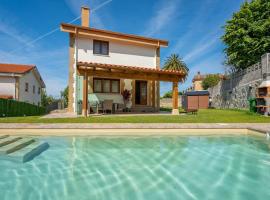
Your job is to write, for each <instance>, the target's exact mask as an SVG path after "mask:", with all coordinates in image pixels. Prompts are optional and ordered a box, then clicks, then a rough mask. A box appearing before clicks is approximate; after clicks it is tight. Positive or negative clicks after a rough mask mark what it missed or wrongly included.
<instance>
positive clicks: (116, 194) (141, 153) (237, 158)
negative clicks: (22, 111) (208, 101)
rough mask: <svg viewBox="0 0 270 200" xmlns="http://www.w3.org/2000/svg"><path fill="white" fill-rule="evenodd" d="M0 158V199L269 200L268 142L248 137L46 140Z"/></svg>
mask: <svg viewBox="0 0 270 200" xmlns="http://www.w3.org/2000/svg"><path fill="white" fill-rule="evenodd" d="M42 139H43V140H46V141H48V142H49V144H50V148H49V149H48V150H47V151H45V152H43V153H42V154H41V155H40V156H38V157H36V158H35V159H34V160H32V161H30V162H28V163H24V164H21V163H14V162H11V161H7V160H3V159H2V160H1V156H0V195H1V197H0V199H1V200H19V199H23V200H38V199H53V200H58V199H61V200H62V199H74V200H84V199H91V200H92V199H99V200H100V199H106V200H107V199H114V200H121V199H123V200H126V199H134V200H135V199H136V200H137V199H138V200H140V199H147V200H152V199H154V200H158V199H166V200H167V199H168V200H173V199H177V200H181V199H207V200H208V199H209V200H210V199H215V200H216V199H219V200H222V199H226V200H231V199H237V200H248V199H251V200H256V199H262V200H266V199H270V141H269V140H267V139H266V138H265V137H254V136H233V137H232V136H218V137H217V136H215V137H213V136H211V137H210V136H209V137H208V136H189V137H185V136H166V137H163V136H162V137H124V136H123V137H116V136H115V137H48V138H45V137H44V138H42Z"/></svg>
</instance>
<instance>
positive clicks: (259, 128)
mask: <svg viewBox="0 0 270 200" xmlns="http://www.w3.org/2000/svg"><path fill="white" fill-rule="evenodd" d="M3 129H5V130H8V129H14V130H16V129H76V130H77V129H88V130H95V129H96V130H106V129H130V130H131V129H156V130H158V129H238V130H239V129H246V130H251V131H256V132H260V133H267V132H270V123H121V124H118V123H2V124H1V123H0V134H1V132H2V130H3Z"/></svg>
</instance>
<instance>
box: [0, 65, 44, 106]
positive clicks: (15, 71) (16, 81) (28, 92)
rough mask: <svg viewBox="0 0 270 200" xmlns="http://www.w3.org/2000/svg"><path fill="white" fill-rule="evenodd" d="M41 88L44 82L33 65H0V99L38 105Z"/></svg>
mask: <svg viewBox="0 0 270 200" xmlns="http://www.w3.org/2000/svg"><path fill="white" fill-rule="evenodd" d="M43 88H45V84H44V81H43V80H42V78H41V76H40V74H39V72H38V69H37V67H36V66H35V65H20V64H5V63H0V98H7V99H15V100H18V101H23V102H27V103H31V104H35V105H40V103H41V90H42V89H43Z"/></svg>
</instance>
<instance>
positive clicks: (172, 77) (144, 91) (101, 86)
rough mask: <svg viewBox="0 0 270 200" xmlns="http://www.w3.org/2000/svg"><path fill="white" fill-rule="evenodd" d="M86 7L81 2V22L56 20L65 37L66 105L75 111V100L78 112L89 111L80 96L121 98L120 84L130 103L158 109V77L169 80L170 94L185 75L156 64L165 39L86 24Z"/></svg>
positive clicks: (91, 99)
mask: <svg viewBox="0 0 270 200" xmlns="http://www.w3.org/2000/svg"><path fill="white" fill-rule="evenodd" d="M89 13H90V11H89V8H86V7H83V8H82V17H81V18H82V25H81V26H78V25H72V24H64V23H62V24H61V30H62V31H63V32H67V33H69V37H70V41H69V53H70V57H69V59H70V65H69V105H68V109H69V111H70V112H78V109H79V103H78V102H82V104H83V114H84V115H87V112H86V111H88V112H89V108H88V103H86V102H89V103H90V104H93V103H94V102H102V101H104V100H113V102H114V103H116V104H123V98H122V95H121V92H122V91H123V90H125V89H127V90H129V91H131V101H130V102H129V105H128V106H129V107H131V109H133V110H136V109H138V110H140V109H141V110H144V109H145V110H149V111H150V109H146V108H152V110H151V111H159V104H160V102H159V97H160V94H159V81H169V82H174V83H175V84H174V85H173V86H174V87H173V88H174V94H175V96H176V91H177V92H178V90H176V88H177V87H178V84H176V83H178V82H179V81H181V80H183V77H184V76H185V72H179V71H178V72H177V71H168V70H161V69H160V47H167V46H168V41H165V40H160V39H153V38H147V37H142V36H136V35H130V34H123V33H117V32H112V31H106V30H100V29H95V28H92V27H89ZM176 97H178V94H177V96H176ZM175 99H176V98H175ZM176 106H177V101H176V100H175V101H174V107H176ZM176 110H177V109H175V112H177V111H176Z"/></svg>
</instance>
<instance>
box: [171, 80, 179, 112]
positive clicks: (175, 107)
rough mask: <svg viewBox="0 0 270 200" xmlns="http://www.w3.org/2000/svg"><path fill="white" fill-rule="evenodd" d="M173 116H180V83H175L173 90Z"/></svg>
mask: <svg viewBox="0 0 270 200" xmlns="http://www.w3.org/2000/svg"><path fill="white" fill-rule="evenodd" d="M172 104H173V109H172V114H173V115H179V110H178V82H173V88H172Z"/></svg>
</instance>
